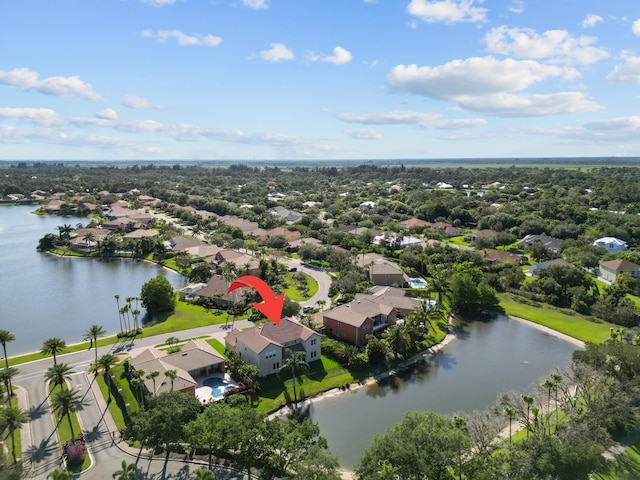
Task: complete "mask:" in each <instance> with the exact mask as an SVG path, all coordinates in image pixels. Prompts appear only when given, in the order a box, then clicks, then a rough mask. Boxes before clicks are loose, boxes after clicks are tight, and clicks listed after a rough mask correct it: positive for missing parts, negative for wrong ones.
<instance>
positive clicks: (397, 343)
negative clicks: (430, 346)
mask: <svg viewBox="0 0 640 480" xmlns="http://www.w3.org/2000/svg"><path fill="white" fill-rule="evenodd" d="M382 337H383V338H384V339H385V340H386V341H387V343H388V345H389V348H390V349H391V351H392V352H393V356H394V357H395V359H396V360H397V359H398V354H400V353H403V352H405V351H406V350H407V348H409V342H410V341H411V338H410V337H409V334H408V333H407V331H406V329H405V328H404V326H403V325H393V326H391V327H389V328H387V331H386V332H384V333H383V334H382Z"/></svg>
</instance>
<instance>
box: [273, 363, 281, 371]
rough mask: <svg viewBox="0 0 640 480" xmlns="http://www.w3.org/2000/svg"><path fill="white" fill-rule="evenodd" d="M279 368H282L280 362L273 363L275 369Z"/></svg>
mask: <svg viewBox="0 0 640 480" xmlns="http://www.w3.org/2000/svg"><path fill="white" fill-rule="evenodd" d="M279 368H280V362H275V363H274V364H273V369H274V370H278V369H279Z"/></svg>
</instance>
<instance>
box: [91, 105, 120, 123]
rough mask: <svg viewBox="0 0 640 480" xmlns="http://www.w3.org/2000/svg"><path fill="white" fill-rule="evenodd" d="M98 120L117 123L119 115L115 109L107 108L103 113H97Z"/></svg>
mask: <svg viewBox="0 0 640 480" xmlns="http://www.w3.org/2000/svg"><path fill="white" fill-rule="evenodd" d="M96 118H100V119H102V120H112V121H115V120H118V114H117V113H116V111H115V110H114V109H113V108H105V109H104V110H102V111H101V112H98V113H96Z"/></svg>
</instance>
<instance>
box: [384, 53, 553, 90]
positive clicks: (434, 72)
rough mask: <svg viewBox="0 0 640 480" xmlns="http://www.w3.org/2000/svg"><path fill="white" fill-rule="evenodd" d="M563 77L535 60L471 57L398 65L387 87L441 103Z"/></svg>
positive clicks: (521, 88) (550, 67)
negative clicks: (430, 63) (433, 62)
mask: <svg viewBox="0 0 640 480" xmlns="http://www.w3.org/2000/svg"><path fill="white" fill-rule="evenodd" d="M562 75H566V70H564V69H562V68H560V67H557V66H553V65H544V64H542V63H539V62H536V61H534V60H513V59H505V60H497V59H496V58H494V57H491V56H489V57H472V58H468V59H466V60H453V61H451V62H449V63H446V64H444V65H439V66H437V67H428V66H425V67H418V66H417V65H415V64H414V65H397V66H396V67H394V68H393V69H392V70H391V72H390V73H389V74H388V76H387V84H388V85H389V87H390V88H391V89H392V90H394V91H396V92H401V93H412V94H415V95H423V96H426V97H430V98H436V99H440V100H456V99H457V98H460V97H466V96H482V95H491V94H495V93H501V92H508V91H519V90H524V89H525V88H527V87H529V86H530V85H532V84H534V83H537V82H541V81H543V80H546V79H547V78H550V77H560V76H562Z"/></svg>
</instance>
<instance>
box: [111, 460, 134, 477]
mask: <svg viewBox="0 0 640 480" xmlns="http://www.w3.org/2000/svg"><path fill="white" fill-rule="evenodd" d="M137 476H138V467H137V466H136V464H135V463H127V461H126V460H122V467H121V468H120V470H118V471H116V472H113V475H111V478H115V479H116V480H136V477H137Z"/></svg>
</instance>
